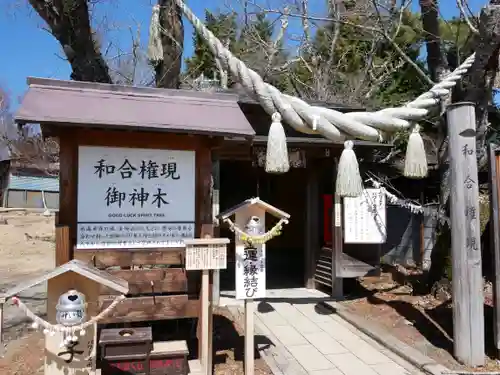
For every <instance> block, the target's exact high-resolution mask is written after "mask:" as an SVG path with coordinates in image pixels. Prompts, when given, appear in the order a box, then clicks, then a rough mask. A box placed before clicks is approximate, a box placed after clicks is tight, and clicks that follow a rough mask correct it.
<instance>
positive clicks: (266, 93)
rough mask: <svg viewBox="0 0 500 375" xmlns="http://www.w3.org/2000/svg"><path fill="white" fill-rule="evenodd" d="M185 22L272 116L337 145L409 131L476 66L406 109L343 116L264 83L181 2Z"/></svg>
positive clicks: (464, 69) (469, 62) (457, 72)
mask: <svg viewBox="0 0 500 375" xmlns="http://www.w3.org/2000/svg"><path fill="white" fill-rule="evenodd" d="M175 1H176V3H177V5H178V6H179V8H180V9H181V10H182V12H183V13H184V15H185V16H186V18H187V19H188V20H189V21H190V22H191V23H192V24H193V26H194V28H195V29H196V31H197V32H198V33H199V34H200V35H201V36H202V37H203V39H204V40H205V41H206V42H207V44H208V46H209V47H210V49H211V51H212V53H213V54H214V55H215V56H216V57H217V58H218V59H219V60H220V61H221V63H222V64H223V65H224V67H225V68H228V69H229V70H230V71H231V73H232V74H233V75H234V76H235V77H236V78H237V80H238V81H239V82H240V83H241V84H242V85H243V87H244V88H245V89H246V90H247V91H248V92H249V93H250V94H251V95H252V96H253V97H254V98H255V99H256V100H258V102H259V103H260V104H261V106H262V107H264V109H265V111H266V112H267V113H268V114H269V115H272V114H273V113H275V112H279V113H280V114H281V116H282V117H283V119H284V120H285V121H286V122H287V123H288V124H289V125H290V126H292V127H293V128H294V129H296V130H297V131H300V132H302V133H307V134H321V135H322V136H323V137H325V138H327V139H330V140H332V141H335V142H342V141H345V140H346V139H352V138H358V139H363V140H368V141H375V142H384V141H385V140H386V139H387V137H386V136H385V133H394V132H396V131H399V130H406V129H409V128H410V127H411V126H412V123H413V122H415V121H419V120H422V119H424V118H426V117H427V116H428V115H429V113H430V110H431V109H433V108H435V107H436V106H438V104H439V103H440V101H441V100H442V99H444V98H445V97H446V96H447V95H449V94H450V90H451V88H452V87H454V86H455V85H456V84H457V81H459V80H460V79H461V78H462V77H463V75H464V74H465V73H466V72H467V71H468V70H469V68H470V67H471V66H472V64H473V62H474V58H475V55H474V54H472V55H471V56H469V57H468V58H467V59H466V60H465V61H464V62H463V64H462V65H460V66H459V67H458V68H457V69H455V70H454V71H453V72H452V73H450V74H449V75H448V76H446V77H445V78H444V79H443V80H442V81H441V82H439V83H437V84H435V85H434V86H433V87H432V88H431V89H430V90H429V91H427V92H426V93H424V94H422V95H420V96H419V97H418V98H416V99H415V100H413V101H411V102H410V103H407V104H406V105H404V106H401V107H396V108H386V109H383V110H380V111H376V112H350V113H341V112H338V111H335V110H333V109H329V108H324V107H316V106H311V105H309V104H307V103H306V102H304V101H303V100H301V99H299V98H296V97H293V96H290V95H286V94H283V93H281V92H280V91H279V90H278V89H277V88H276V87H274V86H273V85H270V84H268V83H265V82H264V81H263V80H262V77H260V75H259V74H258V73H257V72H255V71H253V70H252V69H250V68H248V67H247V66H246V65H245V64H244V63H243V62H242V61H241V60H239V59H238V58H236V57H235V56H234V55H233V54H232V53H231V52H230V51H229V50H228V49H227V48H226V47H225V46H224V45H223V44H222V43H221V42H220V40H218V39H217V38H216V37H215V36H214V34H212V32H211V31H210V30H208V29H207V28H206V26H205V25H204V24H203V23H202V22H201V21H200V20H199V19H198V18H197V17H196V16H195V15H194V14H193V12H192V11H191V9H189V8H188V7H187V5H186V4H185V3H184V2H183V1H182V0H175Z"/></svg>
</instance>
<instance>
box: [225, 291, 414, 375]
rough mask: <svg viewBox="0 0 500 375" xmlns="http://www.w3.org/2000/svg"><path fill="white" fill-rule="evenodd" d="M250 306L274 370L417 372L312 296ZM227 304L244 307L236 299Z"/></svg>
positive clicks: (291, 373)
mask: <svg viewBox="0 0 500 375" xmlns="http://www.w3.org/2000/svg"><path fill="white" fill-rule="evenodd" d="M308 293H310V291H308ZM313 293H315V292H313ZM276 294H277V295H278V293H276ZM268 295H269V293H268ZM235 302H236V301H235ZM238 302H239V301H238ZM256 305H257V312H256V317H255V324H256V339H255V342H256V345H257V347H258V349H259V353H260V355H261V356H263V357H264V359H265V360H266V362H267V363H268V365H269V366H270V367H271V369H272V370H273V372H274V373H275V374H276V375H282V374H283V375H360V374H363V375H410V374H411V375H413V374H422V372H420V371H419V370H418V369H417V368H415V367H413V366H412V365H411V364H409V363H408V362H406V361H405V360H403V359H402V358H400V357H398V356H397V355H395V354H394V353H393V352H391V351H389V350H388V349H386V348H384V347H382V346H381V345H379V344H378V343H377V342H375V341H374V340H372V339H371V338H369V337H368V336H366V335H364V334H363V333H362V332H360V331H359V330H357V329H356V328H355V327H354V326H352V325H350V324H349V323H347V322H345V321H344V320H343V319H342V318H340V317H338V316H336V315H335V314H334V313H332V312H331V311H330V310H328V309H327V308H326V307H324V306H323V305H322V304H321V303H319V302H318V300H317V299H316V300H314V298H313V299H308V298H298V299H294V298H268V299H266V301H263V302H256ZM230 309H231V310H233V311H235V310H237V312H238V313H239V314H243V311H244V310H243V306H242V305H241V304H236V306H233V307H231V306H230Z"/></svg>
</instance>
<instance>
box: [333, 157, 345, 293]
mask: <svg viewBox="0 0 500 375" xmlns="http://www.w3.org/2000/svg"><path fill="white" fill-rule="evenodd" d="M334 165H335V168H334V170H333V189H334V190H335V186H336V184H335V182H336V179H337V166H338V159H335V164H334ZM333 195H334V198H333V206H332V297H335V298H343V297H344V290H343V289H344V283H343V279H342V275H341V270H342V252H343V244H344V239H343V233H342V198H341V197H340V196H339V195H338V194H337V192H336V191H334V194H333Z"/></svg>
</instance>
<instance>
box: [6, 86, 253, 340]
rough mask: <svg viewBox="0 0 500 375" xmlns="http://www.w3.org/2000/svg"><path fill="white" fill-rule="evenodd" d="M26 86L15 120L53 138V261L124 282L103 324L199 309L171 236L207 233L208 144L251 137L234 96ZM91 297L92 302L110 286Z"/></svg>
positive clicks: (106, 299)
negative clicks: (75, 263)
mask: <svg viewBox="0 0 500 375" xmlns="http://www.w3.org/2000/svg"><path fill="white" fill-rule="evenodd" d="M28 83H29V90H28V92H27V94H26V95H25V97H24V99H23V101H22V103H21V106H20V109H19V111H18V112H17V114H16V116H15V120H16V121H17V122H18V123H20V124H23V123H39V124H40V125H41V128H42V133H43V135H44V136H49V135H50V136H54V137H57V138H58V139H59V144H60V201H59V216H58V223H57V229H56V262H57V264H58V265H59V264H62V263H65V262H67V261H69V260H71V259H73V258H76V259H79V260H82V261H84V262H89V263H91V264H93V265H94V266H95V267H96V268H99V269H105V270H110V273H112V274H113V275H115V276H117V277H120V278H123V279H125V280H128V281H129V285H130V291H129V295H128V298H127V299H126V300H125V301H123V302H122V303H121V304H120V305H119V306H117V308H116V309H115V310H114V311H113V313H112V315H110V316H109V317H108V318H107V319H106V320H105V323H128V322H143V321H148V320H162V319H179V318H192V317H199V315H200V272H199V271H189V272H186V270H185V268H184V267H185V249H184V244H183V240H184V239H189V238H195V237H199V238H203V237H205V235H209V236H213V226H212V224H213V217H212V199H211V196H212V184H211V174H212V150H214V149H215V148H217V147H219V145H220V142H221V140H222V139H223V137H233V136H239V137H244V138H249V137H250V138H251V137H252V136H253V135H254V134H255V133H254V130H253V129H252V127H251V126H250V124H249V123H248V121H247V119H246V118H245V116H244V115H243V114H242V112H241V110H240V108H239V106H238V104H237V96H235V95H229V94H214V93H210V94H209V93H201V92H194V91H183V90H164V89H152V88H134V87H129V86H119V85H109V84H98V83H84V82H73V81H59V80H49V79H38V78H30V79H29V80H28ZM120 158H121V159H120ZM118 159H119V160H118ZM134 160H135V162H134ZM111 161H114V164H112V163H111ZM118 161H119V162H120V165H118V164H116V163H117V162H118ZM138 174H140V177H141V179H140V180H138V181H136V182H133V183H129V182H128V181H130V177H134V178H136V179H138V178H139V177H137V176H138ZM179 176H182V177H179ZM104 178H107V179H108V180H109V185H106V186H103V185H102V181H105V180H104ZM121 184H123V185H121ZM155 184H156V185H155ZM122 186H123V187H126V188H127V189H128V190H127V191H121V190H120V189H121V187H122ZM144 186H146V187H149V188H150V189H151V190H141V189H142V188H143V187H144ZM99 189H100V190H99ZM162 189H163V190H162ZM96 197H99V199H100V201H95V199H96ZM153 198H154V200H153ZM105 199H106V200H105ZM125 206H126V207H127V208H126V209H122V210H120V208H122V207H125ZM160 206H161V207H160ZM110 207H112V209H111V208H110ZM144 207H148V210H149V211H144V210H143V211H141V208H144ZM148 233H149V234H148ZM153 266H154V267H153ZM50 293H51V292H50V289H49V294H50ZM99 294H100V297H99V301H100V303H99V307H98V309H99V310H102V309H104V308H106V307H107V306H109V304H110V303H111V298H110V295H112V294H113V291H112V290H110V288H107V287H103V288H101V290H100V291H99ZM198 338H200V337H199V334H198ZM200 342H201V340H200Z"/></svg>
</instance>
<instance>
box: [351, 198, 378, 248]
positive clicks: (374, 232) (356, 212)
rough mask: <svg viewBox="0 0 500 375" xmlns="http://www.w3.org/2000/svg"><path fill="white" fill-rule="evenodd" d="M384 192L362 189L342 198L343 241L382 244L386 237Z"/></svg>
mask: <svg viewBox="0 0 500 375" xmlns="http://www.w3.org/2000/svg"><path fill="white" fill-rule="evenodd" d="M385 203H386V202H385V194H384V192H383V191H382V190H380V189H364V190H363V194H362V195H361V196H359V197H355V198H347V197H346V198H344V242H345V243H358V244H361V243H364V244H382V243H385V241H386V237H387V222H386V207H385Z"/></svg>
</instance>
